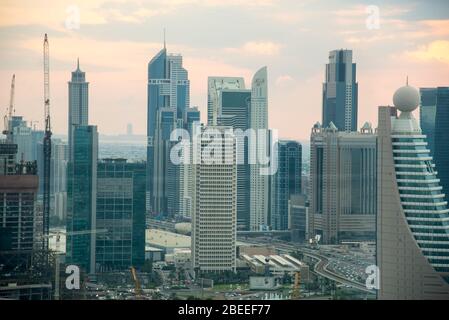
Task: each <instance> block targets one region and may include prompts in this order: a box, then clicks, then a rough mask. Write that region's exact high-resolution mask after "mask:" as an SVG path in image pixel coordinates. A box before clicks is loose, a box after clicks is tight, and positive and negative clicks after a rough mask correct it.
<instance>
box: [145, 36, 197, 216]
mask: <svg viewBox="0 0 449 320" xmlns="http://www.w3.org/2000/svg"><path fill="white" fill-rule="evenodd" d="M147 89H148V101H147V108H148V111H147V137H148V140H147V203H148V206H149V207H148V208H147V209H148V210H149V211H151V212H154V213H158V214H161V213H162V214H170V215H173V214H174V212H173V211H172V209H171V208H172V207H170V205H171V204H170V203H171V201H172V200H169V199H173V197H172V195H170V194H167V193H166V192H167V190H169V191H170V192H172V191H173V192H176V190H173V189H170V188H169V187H168V186H169V185H170V184H173V183H175V181H172V179H175V180H176V181H177V179H178V176H177V175H175V176H173V174H177V173H176V172H175V171H176V170H175V169H176V168H173V167H172V166H171V162H170V159H169V157H167V153H166V152H165V150H164V149H165V148H166V147H167V139H168V140H169V137H170V133H168V134H167V132H166V130H168V129H169V128H168V127H170V128H171V129H173V128H176V127H177V125H178V120H180V119H182V118H183V116H184V111H185V110H186V109H187V108H188V107H189V105H190V83H189V79H188V73H187V70H186V69H184V68H183V67H182V56H181V55H173V54H167V50H166V48H165V45H164V48H163V49H162V50H161V51H160V52H159V53H158V54H157V55H156V56H155V57H154V58H153V59H151V61H150V62H149V63H148V88H147ZM161 109H164V110H162V111H161ZM170 110H171V112H172V113H171V115H170ZM169 118H171V119H172V120H170V119H169ZM158 121H164V124H162V123H158ZM169 122H170V124H168V123H169ZM173 124H174V125H173ZM161 130H162V131H164V133H162V132H161ZM160 148H162V149H160ZM161 170H163V171H161ZM167 188H168V189H167ZM176 194H178V193H177V192H176Z"/></svg>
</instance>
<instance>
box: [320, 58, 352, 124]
mask: <svg viewBox="0 0 449 320" xmlns="http://www.w3.org/2000/svg"><path fill="white" fill-rule="evenodd" d="M357 99H358V84H357V82H356V64H355V63H352V50H334V51H331V52H330V53H329V63H328V64H326V80H325V82H324V84H323V110H322V115H323V119H322V124H323V127H327V126H329V124H330V123H331V122H333V123H334V124H335V126H336V127H337V128H338V130H340V131H357V108H358V101H357Z"/></svg>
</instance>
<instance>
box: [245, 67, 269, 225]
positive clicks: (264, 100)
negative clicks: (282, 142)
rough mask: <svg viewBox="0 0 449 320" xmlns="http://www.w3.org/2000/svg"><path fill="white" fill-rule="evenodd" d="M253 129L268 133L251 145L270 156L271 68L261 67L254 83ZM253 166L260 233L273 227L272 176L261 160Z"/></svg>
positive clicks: (254, 219) (253, 204) (253, 218)
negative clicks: (270, 220) (269, 102)
mask: <svg viewBox="0 0 449 320" xmlns="http://www.w3.org/2000/svg"><path fill="white" fill-rule="evenodd" d="M250 128H251V129H253V130H257V131H258V132H265V133H266V140H264V139H263V138H262V137H260V139H259V138H258V139H257V140H256V141H254V142H252V143H250V148H253V149H252V150H256V153H258V154H264V155H266V156H270V152H269V149H270V148H269V146H270V139H271V135H270V133H269V131H268V76H267V67H262V68H260V69H259V70H258V71H257V72H256V73H255V74H254V76H253V79H252V82H251V120H250ZM256 162H257V163H256V164H251V165H250V230H260V229H261V228H265V227H266V226H268V224H269V216H268V215H269V211H270V176H269V175H262V174H261V172H260V170H261V169H262V168H265V167H266V166H265V165H262V164H261V163H260V162H259V161H256Z"/></svg>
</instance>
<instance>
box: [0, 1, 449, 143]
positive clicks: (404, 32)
mask: <svg viewBox="0 0 449 320" xmlns="http://www.w3.org/2000/svg"><path fill="white" fill-rule="evenodd" d="M370 6H371V7H370ZM372 6H377V8H378V9H379V17H380V20H379V28H375V27H374V28H372V27H371V28H370V27H369V26H371V25H370V21H372V20H370V17H371V16H370V15H372V12H373V11H372V8H373V7H372ZM374 8H375V7H374ZM77 10H79V13H80V20H79V28H78V25H77V21H76V11H77ZM74 13H75V14H74ZM74 17H75V20H74ZM367 19H368V20H367ZM367 22H368V24H367ZM164 28H165V29H166V41H167V50H168V51H169V52H171V53H181V54H182V55H183V57H184V67H185V68H186V69H187V70H188V72H189V78H190V88H191V97H190V101H191V104H192V105H193V106H198V107H199V108H200V110H201V112H202V119H203V121H205V119H206V114H207V112H206V105H207V77H208V76H243V77H245V81H246V84H247V86H248V85H250V83H251V77H252V75H253V73H255V72H256V71H257V69H259V68H260V67H262V66H265V65H266V66H267V67H268V77H269V88H268V90H269V91H268V94H269V105H268V110H269V126H270V127H271V128H276V129H278V130H279V136H280V137H283V138H294V139H308V137H309V134H310V128H311V127H312V125H313V124H314V123H315V122H316V121H320V120H321V103H322V101H321V100H322V99H321V91H322V82H323V80H324V66H325V64H326V62H327V60H328V53H329V51H330V50H333V49H339V48H347V49H352V50H353V56H354V61H355V62H356V63H357V78H358V83H359V119H358V122H359V126H360V125H362V124H363V123H364V122H365V121H370V122H372V123H373V124H374V125H376V123H377V119H376V118H377V106H379V105H388V104H391V103H392V95H393V93H394V90H395V89H396V88H398V87H399V86H401V85H403V84H404V83H405V78H406V76H407V75H408V77H409V83H410V84H411V85H413V86H416V87H423V86H449V1H447V0H441V1H438V0H430V1H400V0H396V1H374V0H368V1H367V2H361V1H351V0H349V1H348V0H345V1H336V0H316V1H313V0H305V1H298V0H284V1H276V0H247V1H237V0H220V1H218V0H208V1H202V0H154V1H153V0H151V1H144V0H126V1H125V0H87V1H80V0H69V1H65V0H63V1H47V0H40V1H35V0H20V1H17V0H16V1H10V0H2V1H1V2H0V39H1V41H0V106H1V107H0V108H1V109H0V110H1V116H2V118H3V115H4V114H5V112H6V107H7V105H8V103H9V87H10V81H11V76H12V74H13V73H15V74H16V95H15V96H16V98H15V104H16V114H17V115H23V116H24V117H25V118H26V120H33V121H36V120H37V121H39V122H38V123H37V125H38V127H42V125H43V112H44V107H43V63H42V42H43V36H44V33H48V37H49V42H50V72H51V75H50V79H51V113H52V125H53V132H55V133H66V132H67V109H68V102H67V91H68V89H67V82H68V81H69V80H70V72H71V71H73V70H74V69H75V68H76V59H77V57H79V58H80V65H81V69H82V70H83V71H85V72H86V77H87V80H88V81H89V82H90V101H89V108H90V110H89V122H90V124H96V125H98V127H99V131H100V133H104V134H118V133H124V132H125V131H126V125H127V123H132V124H133V126H134V132H135V133H138V134H144V133H145V132H146V100H147V96H146V94H147V93H146V84H147V64H148V62H149V60H150V59H151V58H152V57H153V56H154V55H155V54H156V53H157V52H158V51H159V50H160V49H161V47H162V46H163V29H164ZM416 116H417V115H416Z"/></svg>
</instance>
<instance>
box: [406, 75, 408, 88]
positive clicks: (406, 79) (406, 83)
mask: <svg viewBox="0 0 449 320" xmlns="http://www.w3.org/2000/svg"><path fill="white" fill-rule="evenodd" d="M405 84H406V85H407V86H408V76H407V79H406V80H405Z"/></svg>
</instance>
